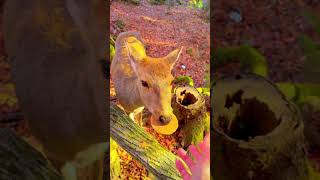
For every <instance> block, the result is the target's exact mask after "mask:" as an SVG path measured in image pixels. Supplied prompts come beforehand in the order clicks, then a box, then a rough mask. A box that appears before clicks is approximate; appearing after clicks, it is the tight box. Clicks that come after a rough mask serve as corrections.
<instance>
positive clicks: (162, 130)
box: [150, 116, 178, 135]
mask: <svg viewBox="0 0 320 180" xmlns="http://www.w3.org/2000/svg"><path fill="white" fill-rule="evenodd" d="M150 122H151V126H152V128H153V129H154V130H155V131H156V132H157V133H159V134H164V135H171V134H173V133H174V132H176V130H177V129H178V119H177V118H176V117H175V116H173V117H172V118H171V120H170V121H169V122H168V123H167V124H165V125H164V124H162V123H160V122H159V121H158V120H155V118H154V116H151V121H150Z"/></svg>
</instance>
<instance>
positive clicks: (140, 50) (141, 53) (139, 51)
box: [126, 37, 147, 70]
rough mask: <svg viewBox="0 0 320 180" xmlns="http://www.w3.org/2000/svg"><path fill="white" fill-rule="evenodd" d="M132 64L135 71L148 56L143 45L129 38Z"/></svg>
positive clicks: (128, 45) (129, 52) (128, 47)
mask: <svg viewBox="0 0 320 180" xmlns="http://www.w3.org/2000/svg"><path fill="white" fill-rule="evenodd" d="M126 46H127V49H128V55H129V59H130V64H131V66H132V68H133V69H134V70H136V67H137V65H138V63H139V62H141V61H142V60H143V59H144V58H145V57H146V56H147V55H146V51H145V49H144V46H143V44H142V43H141V42H140V41H139V40H138V39H136V38H135V37H129V38H128V40H127V43H126Z"/></svg>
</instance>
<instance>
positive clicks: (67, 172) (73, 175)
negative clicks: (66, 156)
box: [61, 162, 77, 180]
mask: <svg viewBox="0 0 320 180" xmlns="http://www.w3.org/2000/svg"><path fill="white" fill-rule="evenodd" d="M61 173H62V176H63V177H64V179H65V180H77V168H76V166H75V164H73V163H72V162H67V163H66V164H65V165H64V166H63V167H62V168H61Z"/></svg>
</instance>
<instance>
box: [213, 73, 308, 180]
mask: <svg viewBox="0 0 320 180" xmlns="http://www.w3.org/2000/svg"><path fill="white" fill-rule="evenodd" d="M213 92H214V95H213V96H212V101H213V113H214V120H213V122H214V123H213V131H212V139H213V146H212V147H211V149H212V150H211V154H212V170H211V174H212V176H213V179H215V180H237V179H248V180H250V179H259V180H269V179H275V180H308V179H309V174H308V168H307V157H306V149H305V141H304V135H303V129H304V125H303V122H302V118H301V116H300V113H299V111H298V110H297V108H296V107H295V106H294V105H293V104H291V103H290V102H288V101H287V100H286V99H285V98H284V96H283V95H282V94H281V93H280V91H279V90H278V89H276V88H275V86H274V85H273V84H271V83H270V82H269V81H266V80H265V79H264V78H262V77H259V76H253V75H237V76H232V77H227V78H224V79H220V80H218V81H217V82H216V85H214V86H213Z"/></svg>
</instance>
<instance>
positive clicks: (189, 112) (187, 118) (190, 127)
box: [172, 86, 210, 147]
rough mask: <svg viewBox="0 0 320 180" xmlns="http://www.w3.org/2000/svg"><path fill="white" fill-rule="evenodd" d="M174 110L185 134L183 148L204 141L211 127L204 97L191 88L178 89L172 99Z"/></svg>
mask: <svg viewBox="0 0 320 180" xmlns="http://www.w3.org/2000/svg"><path fill="white" fill-rule="evenodd" d="M172 108H173V113H174V114H175V115H176V116H177V119H178V120H179V126H180V127H181V131H182V133H183V137H184V139H183V142H182V144H183V146H184V147H188V146H189V145H190V144H198V143H199V142H200V141H201V140H203V135H204V134H205V133H206V132H208V131H209V127H210V115H209V114H208V113H207V108H206V103H205V98H204V97H203V95H202V94H200V93H199V92H198V91H197V89H196V88H194V87H191V86H181V87H177V88H176V89H175V92H174V95H173V98H172Z"/></svg>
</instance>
